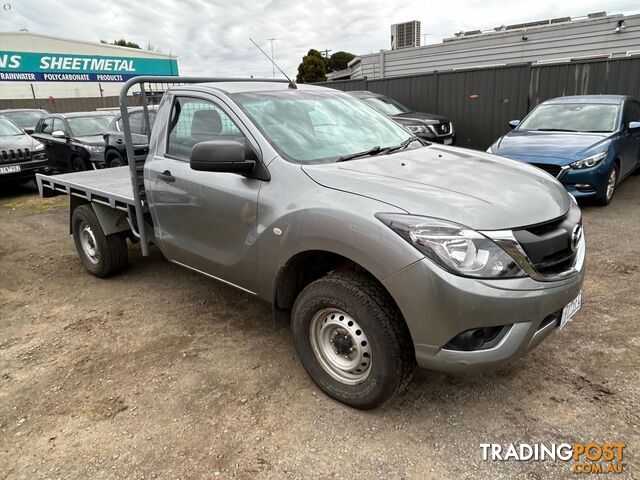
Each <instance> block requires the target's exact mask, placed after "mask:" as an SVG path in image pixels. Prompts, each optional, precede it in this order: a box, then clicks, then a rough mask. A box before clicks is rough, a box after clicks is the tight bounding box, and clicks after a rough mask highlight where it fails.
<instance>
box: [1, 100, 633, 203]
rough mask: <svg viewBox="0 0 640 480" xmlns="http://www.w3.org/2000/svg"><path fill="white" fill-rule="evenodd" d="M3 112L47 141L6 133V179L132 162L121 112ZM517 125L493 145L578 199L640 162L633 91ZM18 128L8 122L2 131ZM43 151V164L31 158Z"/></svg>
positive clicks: (134, 114) (386, 107)
mask: <svg viewBox="0 0 640 480" xmlns="http://www.w3.org/2000/svg"><path fill="white" fill-rule="evenodd" d="M347 93H348V94H350V95H351V96H353V97H355V98H357V99H359V100H361V101H362V102H363V103H365V104H367V105H368V106H369V107H371V108H373V109H374V110H376V111H378V112H380V113H382V114H384V115H386V116H388V117H390V118H391V119H393V120H394V121H395V122H396V123H398V124H400V125H402V126H403V127H404V128H405V129H406V130H408V131H409V132H411V133H412V134H413V135H415V136H416V137H418V138H419V139H421V140H422V141H426V142H436V143H441V144H444V145H453V144H455V139H456V134H455V130H454V126H453V124H452V122H451V121H450V120H449V119H448V118H447V117H444V116H442V115H436V114H432V113H425V112H416V111H413V110H411V109H410V108H408V107H406V106H404V105H402V104H401V103H399V102H397V101H396V100H394V99H391V98H388V97H386V96H384V95H381V94H378V93H373V92H369V91H352V92H347ZM155 116H156V107H151V108H150V112H149V122H150V126H149V127H153V122H154V121H155ZM0 117H1V118H4V119H7V120H8V121H10V122H12V124H14V127H15V128H17V129H18V130H20V131H21V132H22V136H23V135H24V134H25V132H26V133H33V137H34V138H35V139H37V140H39V141H40V142H42V145H40V144H39V143H37V142H35V141H32V140H27V141H26V142H27V143H28V142H35V143H33V145H32V146H31V147H30V148H29V149H25V148H23V149H19V148H18V146H15V145H17V143H16V142H18V143H19V142H20V140H18V139H17V138H13V137H14V136H15V137H18V135H11V134H3V136H2V139H3V140H2V144H0V155H2V158H0V161H1V162H3V163H11V164H12V165H11V168H8V167H6V166H5V167H3V168H2V169H0V175H1V177H0V178H3V179H8V178H18V179H24V178H28V177H29V175H33V172H34V171H44V170H42V169H43V168H45V167H43V166H42V165H40V164H41V163H42V162H43V161H46V160H47V159H48V166H47V170H46V171H48V170H49V169H52V170H54V171H56V172H69V171H81V170H88V169H99V168H110V167H119V166H123V165H126V164H127V153H126V149H125V141H124V134H123V132H122V119H121V115H120V112H119V111H108V110H104V111H97V112H76V113H65V114H62V113H55V114H50V113H49V112H47V111H46V110H42V109H13V110H0ZM129 122H130V125H131V134H132V137H133V146H134V151H135V154H136V155H141V154H144V153H146V152H147V151H148V135H149V128H148V127H147V125H146V122H145V121H144V116H143V111H142V109H141V108H132V109H130V111H129ZM510 125H511V127H512V128H513V130H512V131H511V132H509V133H508V134H506V135H504V136H502V137H500V138H499V139H498V140H496V142H495V143H493V145H491V146H490V147H489V148H488V149H487V151H488V152H489V153H493V154H496V155H501V156H504V157H507V158H510V159H513V160H517V161H521V162H525V163H530V164H532V165H535V166H536V167H539V168H541V169H542V170H544V171H546V172H547V173H549V174H550V175H552V176H554V177H556V178H557V179H558V180H559V181H560V182H561V183H562V184H563V185H564V186H565V188H566V189H567V190H568V191H569V192H570V193H571V194H572V195H573V196H574V197H576V198H578V199H583V198H590V199H594V200H596V201H597V202H598V203H600V204H602V205H607V204H608V203H609V202H611V199H612V198H613V194H614V192H615V189H616V186H617V185H618V184H619V183H620V181H622V180H623V179H624V178H625V177H626V176H628V175H629V174H630V173H631V172H633V171H634V170H635V169H637V168H638V167H639V166H640V102H638V101H637V100H635V99H633V98H631V97H628V96H622V95H586V96H569V97H561V98H556V99H552V100H547V101H546V102H543V103H542V104H540V105H538V106H537V107H536V108H534V109H533V110H532V111H531V112H530V113H529V114H528V115H527V116H526V117H525V118H524V120H522V121H520V120H513V121H511V122H510ZM15 128H12V127H10V126H8V124H7V123H6V122H5V123H4V127H3V130H2V131H3V132H10V131H14V130H15ZM8 138H9V140H7V139H8ZM12 145H14V146H15V148H13V149H12ZM35 147H37V148H38V150H34V148H35ZM2 152H6V153H2ZM12 152H13V153H12ZM38 152H39V153H38ZM33 155H35V158H34V157H33ZM36 158H37V162H36V163H33V164H32V163H29V162H34V161H35V159H36ZM18 164H19V165H18ZM28 165H33V166H31V167H30V166H28Z"/></svg>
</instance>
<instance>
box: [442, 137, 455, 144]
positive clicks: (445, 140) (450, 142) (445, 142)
mask: <svg viewBox="0 0 640 480" xmlns="http://www.w3.org/2000/svg"><path fill="white" fill-rule="evenodd" d="M452 143H453V140H452V139H451V138H445V139H444V144H445V145H451V144H452Z"/></svg>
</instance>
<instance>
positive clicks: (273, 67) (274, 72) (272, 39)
mask: <svg viewBox="0 0 640 480" xmlns="http://www.w3.org/2000/svg"><path fill="white" fill-rule="evenodd" d="M276 40H281V38H280V37H273V38H267V41H268V42H271V62H272V63H271V73H272V75H273V78H276V67H275V65H274V64H275V59H274V58H273V42H275V41H276Z"/></svg>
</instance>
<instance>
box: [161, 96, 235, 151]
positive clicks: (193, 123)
mask: <svg viewBox="0 0 640 480" xmlns="http://www.w3.org/2000/svg"><path fill="white" fill-rule="evenodd" d="M221 137H224V138H229V139H233V140H239V141H243V140H244V135H242V133H241V132H240V129H239V128H238V127H237V126H236V124H235V123H234V122H233V120H231V118H229V116H228V115H227V114H226V113H225V112H224V111H223V110H222V109H221V108H220V107H218V106H217V105H216V104H215V103H213V102H209V101H207V100H201V99H198V98H189V97H178V98H176V100H175V101H174V102H173V107H172V110H171V120H170V122H169V142H168V145H167V153H168V154H169V155H174V156H177V157H181V158H189V157H190V156H191V150H192V149H193V146H194V145H195V144H196V143H200V142H204V141H207V140H215V139H216V138H221Z"/></svg>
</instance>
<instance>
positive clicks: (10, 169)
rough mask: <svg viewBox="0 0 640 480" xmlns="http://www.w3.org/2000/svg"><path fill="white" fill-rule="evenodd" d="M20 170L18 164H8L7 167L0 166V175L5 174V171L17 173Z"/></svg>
mask: <svg viewBox="0 0 640 480" xmlns="http://www.w3.org/2000/svg"><path fill="white" fill-rule="evenodd" d="M19 171H20V165H9V166H7V167H0V175H6V174H7V173H18V172H19Z"/></svg>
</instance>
